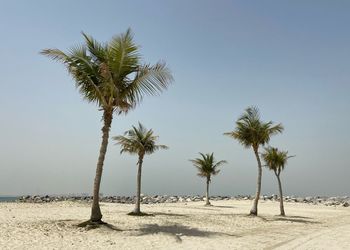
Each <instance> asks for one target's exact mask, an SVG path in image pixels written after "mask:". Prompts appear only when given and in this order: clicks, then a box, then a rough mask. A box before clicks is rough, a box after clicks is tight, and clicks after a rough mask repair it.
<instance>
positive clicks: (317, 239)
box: [0, 200, 350, 249]
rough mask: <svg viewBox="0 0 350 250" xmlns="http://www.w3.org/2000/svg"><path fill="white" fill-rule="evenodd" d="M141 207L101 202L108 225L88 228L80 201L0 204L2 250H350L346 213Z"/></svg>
mask: <svg viewBox="0 0 350 250" xmlns="http://www.w3.org/2000/svg"><path fill="white" fill-rule="evenodd" d="M213 205H214V206H212V207H205V206H203V202H190V203H187V204H185V203H175V204H157V205H143V206H142V208H143V211H144V212H147V213H151V214H153V216H146V217H132V216H128V215H126V213H127V212H129V211H131V210H132V208H133V206H132V205H122V204H111V203H103V204H102V207H101V208H102V211H103V214H104V218H103V219H104V220H105V221H106V222H108V223H109V225H108V226H105V227H103V228H99V229H93V230H86V229H83V228H77V227H76V224H77V223H79V222H82V221H83V220H86V219H87V218H88V216H89V214H90V206H89V204H86V203H78V202H58V203H44V204H29V203H0V249H350V236H349V235H350V209H349V208H343V207H325V206H317V205H308V204H293V203H287V204H285V205H286V213H287V216H286V217H280V216H276V215H277V214H278V212H279V210H278V209H279V207H278V203H277V202H272V201H261V203H260V207H259V208H260V210H259V212H260V216H259V217H249V216H247V213H248V211H249V208H250V205H251V202H250V201H234V200H233V201H217V202H213Z"/></svg>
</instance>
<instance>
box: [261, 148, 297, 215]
mask: <svg viewBox="0 0 350 250" xmlns="http://www.w3.org/2000/svg"><path fill="white" fill-rule="evenodd" d="M261 155H262V158H263V159H264V162H265V164H266V166H267V167H268V168H269V169H270V170H272V171H273V172H274V173H275V175H276V177H277V181H278V188H279V191H280V212H281V215H282V216H285V212H284V206H283V194H282V184H281V179H280V174H281V172H282V170H283V169H284V167H285V166H286V165H287V161H288V159H289V158H291V157H294V156H288V151H280V150H278V148H273V147H267V148H265V152H264V153H262V154H261Z"/></svg>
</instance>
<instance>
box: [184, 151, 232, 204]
mask: <svg viewBox="0 0 350 250" xmlns="http://www.w3.org/2000/svg"><path fill="white" fill-rule="evenodd" d="M199 154H200V155H201V158H196V159H193V160H190V161H191V162H192V163H193V165H194V166H195V167H196V168H197V170H198V174H197V175H198V176H200V177H203V178H206V181H207V189H206V193H205V199H206V203H205V205H207V206H209V205H210V202H209V183H210V182H211V176H212V175H217V174H218V173H219V172H220V169H219V167H220V166H222V165H223V164H225V163H227V162H226V161H218V162H216V161H215V158H214V153H211V154H202V153H199Z"/></svg>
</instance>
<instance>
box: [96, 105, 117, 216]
mask: <svg viewBox="0 0 350 250" xmlns="http://www.w3.org/2000/svg"><path fill="white" fill-rule="evenodd" d="M112 119H113V110H106V109H105V110H104V112H103V127H102V129H101V130H102V142H101V147H100V155H99V157H98V161H97V167H96V175H95V181H94V192H93V200H92V208H91V217H90V220H91V221H92V222H101V219H102V213H101V209H100V204H99V201H100V184H101V178H102V171H103V162H104V160H105V155H106V151H107V145H108V138H109V130H110V128H111V124H112Z"/></svg>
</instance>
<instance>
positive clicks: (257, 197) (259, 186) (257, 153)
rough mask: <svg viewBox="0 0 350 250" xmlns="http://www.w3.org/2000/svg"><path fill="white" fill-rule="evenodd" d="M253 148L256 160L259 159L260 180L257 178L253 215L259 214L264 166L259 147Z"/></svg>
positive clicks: (251, 211) (251, 210)
mask: <svg viewBox="0 0 350 250" xmlns="http://www.w3.org/2000/svg"><path fill="white" fill-rule="evenodd" d="M253 150H254V154H255V157H256V160H257V161H258V180H257V184H256V194H255V198H254V202H253V206H252V208H251V209H250V214H251V215H258V202H259V198H260V192H261V177H262V166H261V161H260V157H259V152H258V148H253Z"/></svg>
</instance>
